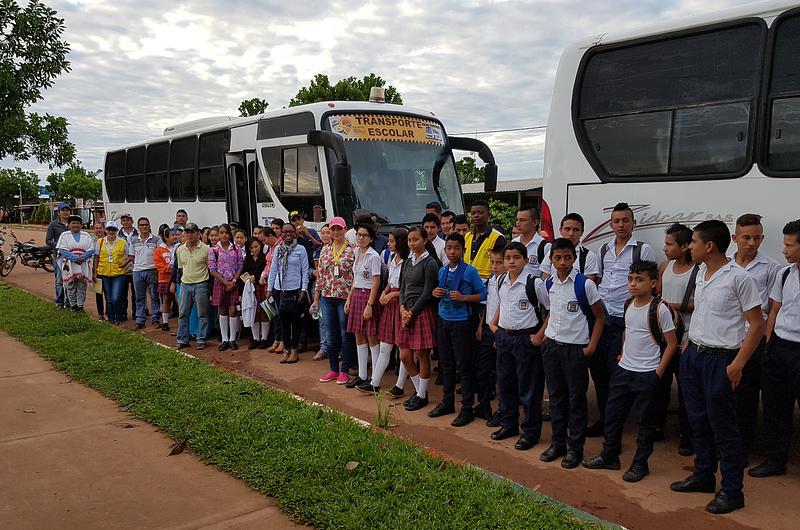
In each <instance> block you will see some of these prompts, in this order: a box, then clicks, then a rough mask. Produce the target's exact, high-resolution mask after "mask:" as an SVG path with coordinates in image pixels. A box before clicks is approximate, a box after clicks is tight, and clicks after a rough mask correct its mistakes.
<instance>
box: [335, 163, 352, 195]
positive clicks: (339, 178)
mask: <svg viewBox="0 0 800 530" xmlns="http://www.w3.org/2000/svg"><path fill="white" fill-rule="evenodd" d="M352 176H353V175H352V170H351V169H350V166H349V165H347V166H344V165H342V164H338V163H337V164H336V166H335V167H334V168H333V189H334V192H335V193H336V195H344V196H346V197H351V196H352V195H353V178H352Z"/></svg>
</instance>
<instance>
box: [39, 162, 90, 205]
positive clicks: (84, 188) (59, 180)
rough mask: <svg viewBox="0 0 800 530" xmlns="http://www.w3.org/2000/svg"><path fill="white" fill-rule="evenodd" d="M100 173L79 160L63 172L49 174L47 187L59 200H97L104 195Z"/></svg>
mask: <svg viewBox="0 0 800 530" xmlns="http://www.w3.org/2000/svg"><path fill="white" fill-rule="evenodd" d="M99 173H100V171H87V170H86V169H84V168H83V167H82V166H81V165H80V162H77V163H75V164H72V165H71V166H70V167H69V168H67V170H66V171H64V172H63V173H52V174H51V175H50V176H48V177H47V182H48V186H47V187H48V188H49V190H50V192H52V193H53V194H55V196H56V199H58V200H66V201H70V200H73V199H84V200H87V199H92V200H97V199H100V198H101V197H102V196H103V181H102V180H100V179H99V178H97V175H98V174H99Z"/></svg>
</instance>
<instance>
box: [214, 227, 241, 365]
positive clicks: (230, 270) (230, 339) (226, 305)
mask: <svg viewBox="0 0 800 530" xmlns="http://www.w3.org/2000/svg"><path fill="white" fill-rule="evenodd" d="M217 231H218V233H219V243H217V244H216V245H214V246H213V247H211V249H209V251H208V272H210V273H211V275H212V276H213V277H214V291H213V292H212V294H211V305H212V306H214V307H216V308H218V309H219V330H220V334H221V335H222V343H221V344H220V345H219V350H220V351H225V350H227V349H228V348H230V349H232V350H238V349H239V346H238V345H237V344H236V335H237V333H238V332H239V310H238V309H237V307H236V305H237V303H238V302H239V289H238V287H237V286H236V280H238V279H239V275H240V274H241V273H242V267H244V258H242V252H241V251H240V250H239V247H237V246H236V245H235V244H234V242H233V241H232V240H231V227H230V225H228V224H221V225H219V228H218V229H217Z"/></svg>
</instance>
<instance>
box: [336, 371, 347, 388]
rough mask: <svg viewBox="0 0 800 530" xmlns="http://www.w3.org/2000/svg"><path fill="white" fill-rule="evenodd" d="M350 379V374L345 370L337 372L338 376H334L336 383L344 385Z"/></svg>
mask: <svg viewBox="0 0 800 530" xmlns="http://www.w3.org/2000/svg"><path fill="white" fill-rule="evenodd" d="M349 379H350V376H349V375H348V374H347V372H339V377H337V378H336V384H337V385H344V384H346V383H347V381H348V380H349Z"/></svg>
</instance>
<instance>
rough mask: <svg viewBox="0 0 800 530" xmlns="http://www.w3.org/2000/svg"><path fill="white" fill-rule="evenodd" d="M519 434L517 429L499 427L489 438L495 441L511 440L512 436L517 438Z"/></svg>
mask: <svg viewBox="0 0 800 530" xmlns="http://www.w3.org/2000/svg"><path fill="white" fill-rule="evenodd" d="M518 434H519V429H518V428H517V427H500V428H499V429H498V430H496V431H494V432H493V433H492V434H491V436H490V438H491V439H492V440H495V441H499V440H505V439H506V438H511V437H513V436H517V435H518Z"/></svg>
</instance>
